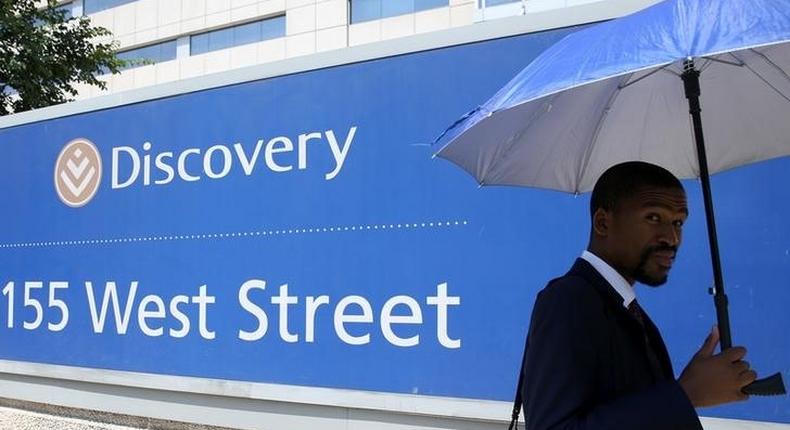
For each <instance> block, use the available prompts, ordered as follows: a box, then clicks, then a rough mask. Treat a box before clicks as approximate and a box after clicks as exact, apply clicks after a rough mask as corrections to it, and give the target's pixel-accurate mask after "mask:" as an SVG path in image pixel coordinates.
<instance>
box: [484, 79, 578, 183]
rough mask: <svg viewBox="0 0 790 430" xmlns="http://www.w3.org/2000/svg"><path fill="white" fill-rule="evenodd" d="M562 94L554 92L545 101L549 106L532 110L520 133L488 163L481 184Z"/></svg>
mask: <svg viewBox="0 0 790 430" xmlns="http://www.w3.org/2000/svg"><path fill="white" fill-rule="evenodd" d="M560 94H562V93H554V94H552V95H551V96H548V97H547V98H548V100H547V101H545V102H544V106H546V105H548V108H544V107H543V106H542V107H541V108H540V109H536V110H535V111H534V112H532V115H531V116H530V118H529V120H528V121H527V122H526V124H527V126H526V127H524V128H522V129H521V130H519V132H518V133H516V134H514V135H513V136H511V137H510V139H509V142H508V144H507V146H506V147H505V148H504V149H502V151H500V152H499V154H497V155H496V157H495V158H494V159H493V160H491V163H489V164H488V168H487V169H486V171H485V173H483V175H482V177H481V178H480V181H479V183H480V185H483V184H485V182H486V179H487V178H488V174H489V173H491V171H492V170H493V169H494V168H495V167H496V166H497V164H499V162H500V161H501V160H502V159H503V158H505V155H507V153H509V152H510V150H511V149H513V147H514V146H515V145H516V143H517V142H518V140H519V139H520V138H521V137H522V136H524V134H525V133H526V132H527V131H528V130H529V129H530V128H531V127H532V126H533V125H534V124H535V121H536V120H537V119H538V117H539V116H540V115H542V114H544V113H547V112H550V111H551V106H552V103H553V102H554V100H555V99H556V98H557V97H558V96H559V95H560ZM497 112H498V111H497ZM497 112H494V113H497Z"/></svg>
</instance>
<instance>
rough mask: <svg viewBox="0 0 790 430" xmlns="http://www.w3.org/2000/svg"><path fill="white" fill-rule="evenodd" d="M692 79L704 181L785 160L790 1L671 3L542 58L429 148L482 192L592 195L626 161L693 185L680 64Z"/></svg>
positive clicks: (597, 29)
mask: <svg viewBox="0 0 790 430" xmlns="http://www.w3.org/2000/svg"><path fill="white" fill-rule="evenodd" d="M689 59H691V60H694V62H695V65H696V68H697V70H699V71H700V86H701V93H702V110H703V115H702V116H703V118H702V122H703V126H704V129H705V134H706V136H705V137H706V139H705V140H706V150H707V159H708V167H709V171H710V173H715V172H719V171H722V170H726V169H728V168H732V167H736V166H740V165H744V164H749V163H753V162H756V161H760V160H765V159H770V158H774V157H779V156H783V155H790V0H667V1H664V2H662V3H659V4H656V5H654V6H652V7H650V8H647V9H644V10H642V11H640V12H637V13H635V14H633V15H630V16H628V17H627V18H621V19H616V20H613V21H609V22H606V23H602V24H598V25H595V26H591V27H588V28H586V29H584V30H581V31H578V32H576V33H573V34H571V35H569V36H567V37H566V38H565V39H563V40H562V41H560V42H558V43H557V44H556V45H554V46H552V47H551V48H549V49H548V50H547V51H545V52H544V53H543V54H541V55H540V56H539V57H538V58H537V59H535V61H533V62H532V63H531V64H530V65H529V66H527V67H526V68H525V69H524V70H522V71H521V73H519V74H518V75H517V76H516V77H515V78H514V79H513V80H512V81H511V82H510V83H508V84H507V85H506V86H505V87H504V88H502V89H501V90H500V91H499V92H498V93H497V94H496V95H494V96H493V97H492V98H491V99H490V100H489V101H488V102H486V103H485V104H483V105H482V106H480V107H478V108H477V109H475V110H473V111H472V112H470V113H468V114H467V115H466V116H464V117H463V118H462V119H460V120H459V121H458V122H456V124H454V125H453V126H452V127H450V128H449V129H448V130H447V131H445V132H444V133H443V134H442V136H440V137H439V138H438V139H437V141H436V143H435V153H436V155H438V156H440V157H443V158H446V159H449V160H451V161H453V162H455V163H456V164H458V165H459V166H461V167H462V168H463V169H465V170H466V171H468V172H469V173H470V174H472V175H473V176H474V177H475V178H476V179H477V181H478V182H479V183H480V184H482V185H497V184H498V185H523V186H531V187H539V188H549V189H555V190H562V191H567V192H584V191H589V190H591V189H592V187H593V185H594V184H595V180H596V179H597V178H598V176H600V174H601V173H602V172H603V171H604V170H606V169H607V168H608V167H610V166H612V165H614V164H617V163H619V162H623V161H628V160H642V161H647V162H652V163H655V164H658V165H661V166H663V167H665V168H667V169H668V170H670V171H671V172H673V173H674V174H675V175H676V176H678V177H680V178H694V177H699V176H700V169H699V163H698V160H697V158H698V157H697V149H696V148H695V142H694V134H693V132H692V123H691V119H690V117H689V108H688V102H687V100H686V95H685V94H684V87H683V83H682V82H681V79H680V76H681V74H682V72H683V66H684V62H685V61H686V60H689Z"/></svg>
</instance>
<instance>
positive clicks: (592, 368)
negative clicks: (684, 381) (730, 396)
mask: <svg viewBox="0 0 790 430" xmlns="http://www.w3.org/2000/svg"><path fill="white" fill-rule="evenodd" d="M645 333H647V336H645ZM527 344H528V347H527V355H526V360H525V361H524V368H523V369H522V371H523V372H524V375H523V377H524V384H523V386H522V391H521V394H522V398H523V401H524V403H523V404H524V417H525V420H526V422H527V429H528V430H549V429H551V430H559V429H574V430H593V429H595V430H598V429H600V430H619V429H634V430H686V429H689V430H691V429H694V430H701V429H702V426H701V425H700V422H699V418H698V417H697V413H696V411H695V410H694V408H693V406H692V405H691V402H690V401H689V399H688V397H687V396H686V393H685V392H684V391H683V389H682V388H681V387H680V385H679V384H678V383H677V382H676V380H675V377H674V373H673V370H672V363H671V362H670V360H669V355H668V354H667V350H666V347H665V346H664V342H663V340H662V339H661V334H660V333H659V332H658V329H657V328H656V326H655V325H654V324H653V323H652V322H651V321H650V319H649V318H647V316H646V315H645V329H643V328H642V325H641V324H640V323H639V322H638V320H637V319H636V318H634V317H633V316H632V315H631V314H630V313H629V312H628V311H627V310H626V309H625V307H623V298H622V296H620V295H619V294H618V293H617V291H615V290H614V288H612V287H611V285H609V283H608V282H607V281H606V279H605V278H604V277H603V276H601V274H600V273H598V271H597V270H595V268H593V266H592V265H590V263H588V262H587V261H585V260H583V259H581V258H579V259H577V260H576V263H575V264H574V265H573V267H572V268H571V270H570V271H569V272H568V273H567V274H565V275H564V276H562V277H560V278H557V279H555V280H553V281H551V282H549V285H548V286H547V287H546V288H545V289H543V291H541V292H540V293H539V294H538V297H537V300H536V301H535V307H534V309H533V311H532V321H531V323H530V328H529V336H528V340H527ZM648 348H650V350H649V349H648ZM651 350H652V353H653V354H655V357H656V358H657V359H658V360H655V359H654V360H652V361H651V360H650V359H649V355H648V354H650V353H651ZM651 363H654V364H652V365H651ZM656 364H657V365H656ZM656 367H658V368H656Z"/></svg>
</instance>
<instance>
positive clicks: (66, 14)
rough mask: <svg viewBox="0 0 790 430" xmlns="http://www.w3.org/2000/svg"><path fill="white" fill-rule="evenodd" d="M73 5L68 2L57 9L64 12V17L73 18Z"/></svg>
mask: <svg viewBox="0 0 790 430" xmlns="http://www.w3.org/2000/svg"><path fill="white" fill-rule="evenodd" d="M71 6H72V4H71V3H66V4H62V5H60V6H58V7H56V8H55V10H56V11H58V12H63V18H64V19H71V18H73V17H74V15H72V12H71Z"/></svg>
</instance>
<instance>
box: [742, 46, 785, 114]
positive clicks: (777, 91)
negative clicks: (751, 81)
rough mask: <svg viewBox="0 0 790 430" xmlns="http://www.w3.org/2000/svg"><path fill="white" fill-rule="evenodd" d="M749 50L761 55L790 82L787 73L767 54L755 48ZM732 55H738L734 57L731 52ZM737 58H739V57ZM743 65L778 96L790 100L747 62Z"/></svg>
mask: <svg viewBox="0 0 790 430" xmlns="http://www.w3.org/2000/svg"><path fill="white" fill-rule="evenodd" d="M750 51H752V52H754V53H755V54H756V55H758V56H760V57H762V58H763V59H764V60H765V61H766V62H767V63H768V64H769V65H771V66H772V67H773V68H775V69H776V70H777V71H778V72H779V73H780V74H781V75H782V76H784V78H785V79H786V80H787V81H788V82H790V76H788V75H787V73H786V72H785V71H784V70H782V68H781V67H779V66H777V65H776V63H774V62H773V61H772V60H771V59H770V58H768V56H767V55H765V54H763V53H762V52H759V51H756V50H754V49H750ZM732 56H733V57H735V58H738V57H736V56H735V54H732ZM739 60H740V59H739ZM744 66H745V67H746V68H747V69H749V70H750V71H751V72H752V73H754V75H755V76H757V77H758V78H760V80H761V81H763V83H764V84H765V85H768V87H769V88H771V89H772V90H774V91H775V92H776V93H777V94H779V96H780V97H782V98H783V99H785V100H787V101H788V102H790V97H788V96H787V95H786V94H784V93H783V92H782V91H781V90H780V89H779V88H776V87H775V86H774V85H773V84H771V83H770V82H768V80H767V79H765V78H764V77H763V76H762V75H761V74H759V73H757V71H756V70H754V69H753V68H751V67H750V66H749V65H748V64H745V63H744Z"/></svg>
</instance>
